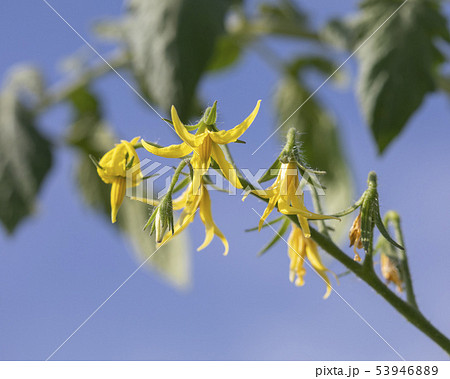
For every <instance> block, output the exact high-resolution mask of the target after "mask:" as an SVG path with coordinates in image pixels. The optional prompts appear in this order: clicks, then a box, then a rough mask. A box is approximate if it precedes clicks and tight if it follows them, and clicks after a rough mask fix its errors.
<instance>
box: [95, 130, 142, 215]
mask: <svg viewBox="0 0 450 379" xmlns="http://www.w3.org/2000/svg"><path fill="white" fill-rule="evenodd" d="M139 138H140V137H136V138H133V139H132V140H131V141H130V142H128V141H124V140H122V141H121V142H120V143H119V144H117V145H116V146H115V147H114V148H113V149H111V150H110V151H108V152H107V153H106V154H105V155H103V157H102V158H101V159H100V162H98V165H97V173H98V175H99V176H100V178H101V179H102V180H103V181H104V182H105V183H107V184H111V185H112V187H111V221H112V222H113V223H115V222H116V219H117V212H118V211H119V208H120V206H121V204H122V202H123V199H124V197H125V191H126V189H127V187H135V186H137V185H138V184H139V183H140V182H141V180H142V173H141V170H140V165H139V163H140V162H139V157H138V155H137V153H136V150H135V149H134V146H133V145H135V144H136V143H137V142H138V141H139Z"/></svg>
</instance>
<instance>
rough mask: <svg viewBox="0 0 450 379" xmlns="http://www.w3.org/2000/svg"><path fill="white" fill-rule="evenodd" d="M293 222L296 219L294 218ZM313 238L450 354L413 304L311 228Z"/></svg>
mask: <svg viewBox="0 0 450 379" xmlns="http://www.w3.org/2000/svg"><path fill="white" fill-rule="evenodd" d="M292 220H293V221H295V220H296V218H292ZM311 237H312V238H313V239H314V241H316V242H317V244H318V245H319V246H320V247H321V248H322V249H323V250H325V251H326V252H327V253H328V254H330V255H331V256H332V257H334V258H335V259H337V260H338V261H339V262H341V263H342V264H343V265H344V266H345V267H347V268H348V269H349V270H351V271H353V273H354V274H355V275H356V276H358V277H359V278H360V279H362V280H363V281H365V282H366V283H367V284H368V285H369V286H370V287H372V288H373V289H374V290H375V291H376V292H377V293H378V294H379V295H380V296H382V297H383V298H384V299H385V300H386V301H387V302H388V303H389V304H391V305H392V307H394V308H395V309H396V310H397V312H399V313H400V314H401V315H403V316H404V317H405V318H406V319H407V320H408V321H409V322H410V323H411V324H413V325H414V326H415V327H416V328H417V329H419V330H420V331H422V332H423V333H424V334H425V335H426V336H428V337H429V338H430V339H431V340H433V341H434V342H436V344H438V345H439V346H440V347H441V348H442V349H444V350H445V351H446V352H447V354H450V340H449V339H448V338H447V337H446V336H445V335H444V334H443V333H441V332H440V331H439V330H438V329H437V328H436V327H435V326H433V325H432V324H431V323H430V322H429V321H428V320H427V319H426V318H425V316H424V315H423V314H422V313H421V312H420V311H419V310H418V309H417V308H415V307H413V306H412V305H411V304H408V303H407V302H405V301H404V300H403V299H401V298H400V297H398V296H397V295H396V294H395V293H394V292H392V291H391V290H390V289H389V288H388V287H387V286H386V285H385V284H384V283H383V282H382V281H381V280H380V279H379V278H378V276H377V275H376V274H375V272H373V271H366V270H365V269H364V268H363V266H362V265H360V264H359V263H357V262H355V261H353V260H352V259H351V258H349V257H348V256H347V255H346V254H345V253H344V252H343V251H342V250H341V249H339V247H337V246H336V245H335V244H334V242H333V241H331V240H330V239H329V238H327V237H325V236H324V235H323V234H321V233H319V232H318V231H317V230H315V229H314V228H311Z"/></svg>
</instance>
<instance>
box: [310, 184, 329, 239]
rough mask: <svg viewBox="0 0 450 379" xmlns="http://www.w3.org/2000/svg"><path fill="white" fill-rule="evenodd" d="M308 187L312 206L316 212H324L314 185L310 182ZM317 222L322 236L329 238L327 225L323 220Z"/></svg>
mask: <svg viewBox="0 0 450 379" xmlns="http://www.w3.org/2000/svg"><path fill="white" fill-rule="evenodd" d="M310 187H311V196H312V200H313V206H314V209H315V211H316V213H319V214H324V212H323V209H322V204H321V203H320V198H319V194H318V193H317V188H316V186H315V185H314V183H312V184H311V185H310ZM318 224H319V232H320V233H322V234H323V235H324V236H326V237H328V238H330V234H329V233H328V228H327V225H326V224H325V220H319V221H318Z"/></svg>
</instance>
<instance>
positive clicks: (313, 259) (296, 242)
mask: <svg viewBox="0 0 450 379" xmlns="http://www.w3.org/2000/svg"><path fill="white" fill-rule="evenodd" d="M288 255H289V258H290V260H291V264H290V267H289V280H290V281H291V282H292V283H293V282H294V280H295V285H296V286H303V285H304V284H305V281H304V279H303V276H304V275H305V273H306V270H305V268H304V261H305V258H308V260H309V262H310V263H311V266H312V267H313V268H314V270H315V271H316V272H317V273H318V274H319V275H320V276H321V277H322V279H323V280H324V281H325V282H326V284H327V291H326V292H325V295H324V296H323V298H324V299H326V298H327V297H328V296H330V293H331V284H330V280H329V279H328V276H327V274H326V272H327V271H329V270H328V269H327V268H326V267H325V266H324V265H323V263H322V260H321V259H320V255H319V252H318V250H317V244H316V243H315V242H314V241H313V240H312V239H310V238H306V237H305V236H304V234H303V232H302V230H301V229H300V228H299V227H298V226H297V225H295V224H292V231H291V234H290V235H289V239H288Z"/></svg>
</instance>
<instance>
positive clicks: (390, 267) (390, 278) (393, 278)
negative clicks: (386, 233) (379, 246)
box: [381, 253, 403, 292]
mask: <svg viewBox="0 0 450 379" xmlns="http://www.w3.org/2000/svg"><path fill="white" fill-rule="evenodd" d="M381 275H383V278H385V279H386V281H387V283H388V284H389V283H391V282H392V283H394V284H395V285H396V286H397V291H398V292H403V280H402V278H401V275H400V271H399V269H398V267H397V265H396V264H395V262H394V261H393V260H392V259H391V258H389V257H388V256H387V255H386V254H383V253H381Z"/></svg>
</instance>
